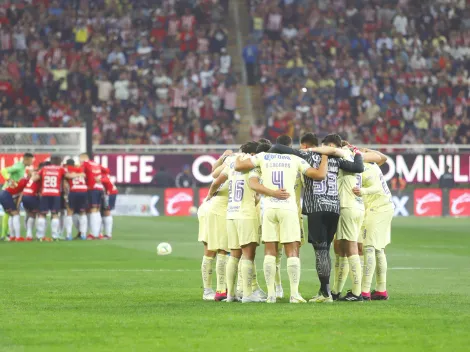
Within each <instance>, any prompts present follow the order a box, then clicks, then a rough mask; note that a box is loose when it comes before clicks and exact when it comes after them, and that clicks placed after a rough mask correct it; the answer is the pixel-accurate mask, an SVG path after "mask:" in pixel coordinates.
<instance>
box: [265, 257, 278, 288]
mask: <svg viewBox="0 0 470 352" xmlns="http://www.w3.org/2000/svg"><path fill="white" fill-rule="evenodd" d="M263 270H264V278H265V280H266V286H267V287H268V297H276V288H275V287H274V278H275V276H276V257H275V256H273V255H265V256H264V263H263Z"/></svg>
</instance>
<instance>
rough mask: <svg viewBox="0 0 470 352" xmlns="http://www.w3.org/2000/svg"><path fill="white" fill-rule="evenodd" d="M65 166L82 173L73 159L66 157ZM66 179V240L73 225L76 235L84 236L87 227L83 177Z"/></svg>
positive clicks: (86, 200)
mask: <svg viewBox="0 0 470 352" xmlns="http://www.w3.org/2000/svg"><path fill="white" fill-rule="evenodd" d="M65 168H66V169H67V170H68V171H69V172H72V173H79V174H81V173H84V170H83V167H81V166H76V165H75V161H74V160H73V159H68V160H67V162H66V164H65ZM67 181H68V197H67V199H68V202H67V217H66V218H65V233H66V236H67V237H66V238H67V239H68V240H71V239H72V230H73V226H74V225H75V227H76V228H77V229H78V232H79V234H78V236H77V238H78V237H79V236H81V237H82V239H85V238H86V237H85V236H86V231H87V229H88V218H87V215H86V211H87V209H88V186H87V182H86V180H85V178H84V177H77V178H74V179H71V180H67Z"/></svg>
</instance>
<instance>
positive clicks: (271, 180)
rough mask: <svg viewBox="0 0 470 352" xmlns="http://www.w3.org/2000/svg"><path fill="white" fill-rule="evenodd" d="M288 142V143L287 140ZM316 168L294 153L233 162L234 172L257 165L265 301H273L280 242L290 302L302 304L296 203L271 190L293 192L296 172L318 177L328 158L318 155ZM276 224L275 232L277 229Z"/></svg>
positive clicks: (268, 155) (246, 169) (262, 155)
mask: <svg viewBox="0 0 470 352" xmlns="http://www.w3.org/2000/svg"><path fill="white" fill-rule="evenodd" d="M291 143H292V142H291ZM321 159H322V160H321V162H320V164H319V167H318V169H315V168H312V167H310V165H308V163H307V162H306V161H305V160H303V159H301V158H299V157H296V156H294V155H279V154H272V153H260V154H257V155H255V156H253V157H251V158H249V159H245V160H241V159H240V158H237V159H236V161H235V170H236V171H248V170H251V169H253V168H255V167H260V169H261V178H262V185H261V184H259V183H258V184H257V186H258V187H256V189H255V191H256V192H258V193H260V194H264V195H265V196H266V199H265V201H264V207H265V211H264V214H263V226H262V238H263V241H264V242H265V245H266V246H265V257H264V275H265V279H266V284H267V286H268V299H267V302H268V303H275V302H276V291H275V284H274V278H275V274H276V256H277V252H278V244H279V242H280V243H282V244H283V245H284V249H285V253H286V256H287V272H288V275H289V281H290V291H291V292H290V302H291V303H305V302H306V301H305V300H304V299H303V298H302V296H301V295H300V293H299V291H298V289H299V280H300V259H299V244H300V241H301V234H300V226H299V217H298V212H297V204H296V200H295V198H294V197H288V198H287V199H281V200H280V199H278V198H277V197H273V191H275V190H281V191H282V192H283V193H284V192H287V194H288V195H290V194H295V184H296V182H297V176H298V173H301V174H304V175H305V176H307V177H309V178H312V179H316V180H322V179H323V178H325V177H326V168H327V161H328V158H327V157H326V156H322V157H321ZM278 227H279V231H277V229H278Z"/></svg>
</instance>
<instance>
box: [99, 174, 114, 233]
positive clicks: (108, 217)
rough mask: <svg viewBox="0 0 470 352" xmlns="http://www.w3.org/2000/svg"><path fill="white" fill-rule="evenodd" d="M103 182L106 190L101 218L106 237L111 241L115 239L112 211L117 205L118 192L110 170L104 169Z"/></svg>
mask: <svg viewBox="0 0 470 352" xmlns="http://www.w3.org/2000/svg"><path fill="white" fill-rule="evenodd" d="M101 181H102V183H103V186H104V189H105V195H104V197H103V204H102V205H101V217H102V219H103V228H104V236H105V238H106V239H109V240H110V239H111V238H112V237H113V215H112V214H111V211H112V210H114V207H115V205H116V197H117V194H118V190H117V188H116V185H115V184H114V183H112V182H111V180H110V179H109V169H108V168H103V176H102V178H101Z"/></svg>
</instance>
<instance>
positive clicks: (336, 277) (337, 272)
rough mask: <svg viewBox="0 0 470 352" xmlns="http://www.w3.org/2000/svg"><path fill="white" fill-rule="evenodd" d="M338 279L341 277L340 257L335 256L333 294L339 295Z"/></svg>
mask: <svg viewBox="0 0 470 352" xmlns="http://www.w3.org/2000/svg"><path fill="white" fill-rule="evenodd" d="M338 277H339V255H338V254H335V269H334V272H333V289H332V292H333V293H339V292H338V291H337V290H338Z"/></svg>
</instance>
